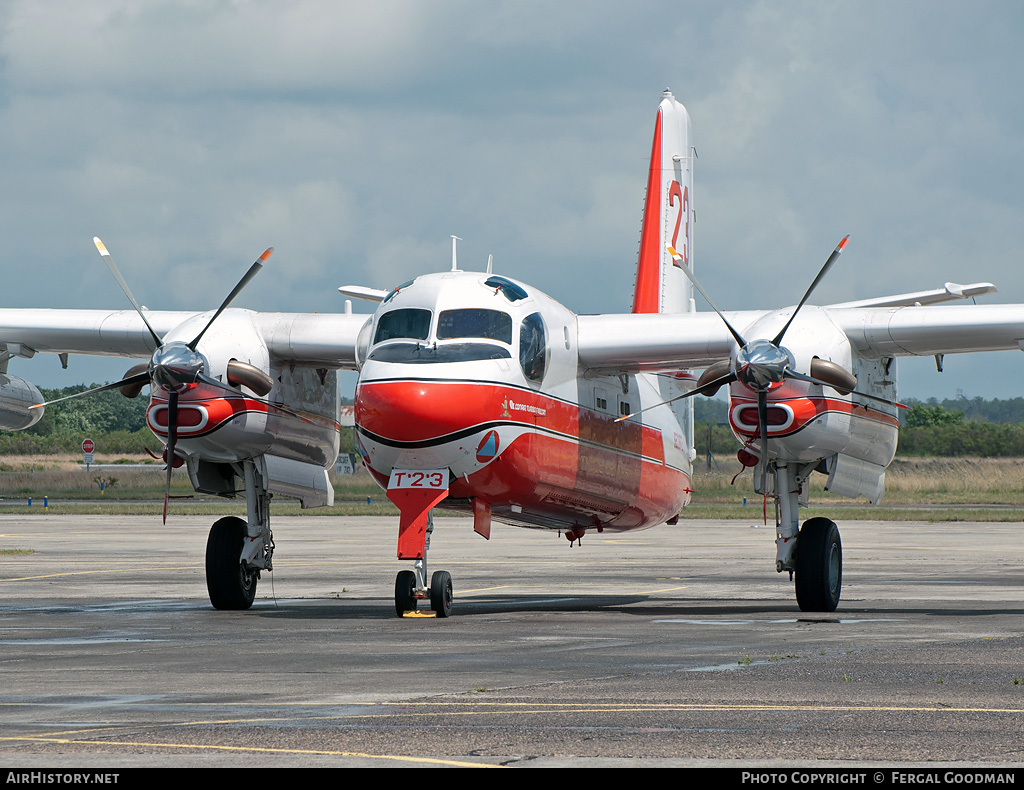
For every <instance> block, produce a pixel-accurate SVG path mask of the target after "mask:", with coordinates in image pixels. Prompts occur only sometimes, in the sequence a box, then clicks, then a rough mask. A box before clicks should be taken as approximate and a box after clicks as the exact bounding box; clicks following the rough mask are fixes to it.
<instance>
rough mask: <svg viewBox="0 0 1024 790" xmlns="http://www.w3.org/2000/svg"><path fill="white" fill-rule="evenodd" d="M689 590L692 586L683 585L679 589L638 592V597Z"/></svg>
mask: <svg viewBox="0 0 1024 790" xmlns="http://www.w3.org/2000/svg"><path fill="white" fill-rule="evenodd" d="M688 589H690V586H689V585H688V584H683V585H681V586H679V587H661V588H660V589H657V590H637V592H636V594H637V595H653V594H654V593H667V592H675V591H676V590H688ZM621 594H622V593H619V595H621Z"/></svg>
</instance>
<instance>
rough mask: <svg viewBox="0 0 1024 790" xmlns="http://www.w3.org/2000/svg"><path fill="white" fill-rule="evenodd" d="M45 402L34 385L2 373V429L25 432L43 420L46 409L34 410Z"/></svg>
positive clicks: (0, 423)
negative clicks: (34, 407)
mask: <svg viewBox="0 0 1024 790" xmlns="http://www.w3.org/2000/svg"><path fill="white" fill-rule="evenodd" d="M43 400H44V398H43V396H42V394H41V393H40V392H39V390H38V389H37V388H36V385H35V384H32V383H30V382H28V381H25V379H20V378H18V377H17V376H8V375H7V374H5V373H0V429H3V430H5V431H23V430H25V429H26V428H31V427H32V426H33V425H35V424H36V423H37V422H39V420H40V419H42V416H43V412H44V411H45V409H33V408H30V407H32V406H35V405H36V404H37V403H42V402H43Z"/></svg>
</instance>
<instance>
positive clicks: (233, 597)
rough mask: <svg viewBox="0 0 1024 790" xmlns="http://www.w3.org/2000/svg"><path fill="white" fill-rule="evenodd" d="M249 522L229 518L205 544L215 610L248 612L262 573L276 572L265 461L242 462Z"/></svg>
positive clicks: (212, 530) (219, 523)
mask: <svg viewBox="0 0 1024 790" xmlns="http://www.w3.org/2000/svg"><path fill="white" fill-rule="evenodd" d="M241 471H242V478H243V479H244V480H245V501H246V509H247V515H248V522H246V521H243V520H242V519H240V518H236V517H234V516H228V517H227V518H222V519H220V520H219V521H217V522H215V523H214V525H213V527H211V528H210V536H209V538H208V539H207V541H206V589H207V591H208V592H209V594H210V603H212V604H213V606H214V608H216V609H248V608H249V607H250V606H252V602H253V599H254V598H255V597H256V583H257V581H259V578H260V571H264V570H266V571H269V570H273V564H272V560H273V556H274V536H273V534H272V533H271V531H270V494H269V492H268V491H267V487H266V473H265V468H264V465H263V459H262V458H257V459H250V460H247V461H243V462H242V470H241Z"/></svg>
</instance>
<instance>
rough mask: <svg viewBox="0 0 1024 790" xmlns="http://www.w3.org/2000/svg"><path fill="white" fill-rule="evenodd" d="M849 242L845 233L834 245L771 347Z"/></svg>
mask: <svg viewBox="0 0 1024 790" xmlns="http://www.w3.org/2000/svg"><path fill="white" fill-rule="evenodd" d="M849 240H850V234H849V233H847V234H846V235H845V236H843V240H842V241H841V242H839V244H837V245H836V248H835V249H834V250H832V254H831V255H829V256H828V260H827V261H825V265H824V266H822V267H821V271H820V272H818V276H817V277H815V278H814V282H812V283H811V286H810V288H808V289H807V291H806V292H805V293H804V298H803V299H801V300H800V304H798V305H797V306H796V310H794V311H793V315H791V316H790V317H789V320H788V321H787V322H786V325H785V326H784V327H782V330H781V331H780V332H779V334H777V335H776V336H775V339H774V340H773V341H772V345H773V346H777V345H778V344H779V343H781V342H782V336H783V335H785V334H786V330H787V329H789V325H790V324H792V323H793V319H794V318H796V314H797V313H799V312H800V308H801V307H803V306H804V302H806V301H807V299H808V298H809V297H810V295H811V293H812V292H813V291H814V289H815V288H817V287H818V283H820V282H821V281H822V279H823V278H824V277H825V275H826V274H828V270H829V269H831V268H832V264H833V263H835V262H836V258H838V257H839V256H840V255H841V254H842V252H843V248H844V247H845V246H846V242H848V241H849Z"/></svg>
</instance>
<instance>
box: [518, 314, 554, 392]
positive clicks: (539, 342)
mask: <svg viewBox="0 0 1024 790" xmlns="http://www.w3.org/2000/svg"><path fill="white" fill-rule="evenodd" d="M547 351H548V343H547V338H546V337H545V333H544V321H543V320H542V319H541V317H540V313H533V314H532V315H528V316H526V318H524V319H523V323H522V325H521V326H520V327H519V364H520V365H521V366H522V368H523V375H524V376H526V378H527V379H529V380H530V381H540V380H541V379H543V378H544V369H545V367H546V366H547Z"/></svg>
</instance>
